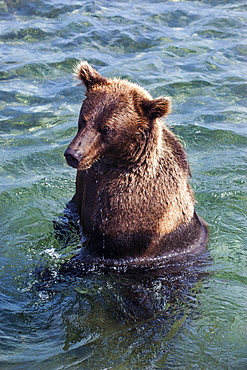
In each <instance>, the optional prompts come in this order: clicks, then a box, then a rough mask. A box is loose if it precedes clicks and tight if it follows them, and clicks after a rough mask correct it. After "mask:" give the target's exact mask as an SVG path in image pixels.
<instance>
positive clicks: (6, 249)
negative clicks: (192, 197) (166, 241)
mask: <svg viewBox="0 0 247 370" xmlns="http://www.w3.org/2000/svg"><path fill="white" fill-rule="evenodd" d="M0 17H1V18H0V19H1V23H0V26H1V31H0V32H1V36H0V46H1V49H0V50H1V55H0V58H1V70H0V77H1V121H0V133H1V138H0V140H1V148H0V150H1V167H0V168H1V169H0V171H1V185H0V187H1V189H0V190H1V199H0V215H1V216H0V217H1V220H0V225H1V236H0V243H1V244H0V245H1V253H0V276H1V280H0V284H1V291H0V305H1V311H0V317H1V328H0V333H1V340H0V368H1V369H4V370H5V369H6V370H9V369H18V370H20V369H25V370H26V369H38V370H39V369H45V370H53V369H70V370H71V369H73V370H75V369H97V370H98V369H102V370H103V369H114V370H120V369H179V370H184V369H203V370H205V369H206V370H207V369H214V370H215V369H219V370H222V369H233V370H244V369H246V368H247V271H246V270H247V263H246V249H247V230H246V229H247V218H246V214H247V187H246V177H247V171H246V169H247V165H246V154H247V126H246V103H247V99H246V76H247V68H246V56H247V50H246V36H247V28H246V21H247V5H246V2H245V1H242V0H236V1H233V0H232V1H228V0H225V1H222V0H207V1H206V0H202V1H176V0H173V1H159V0H156V1H138V0H133V1H131V0H129V1H121V0H119V1H111V0H107V1H106V0H98V1H97V0H95V1H91V0H89V1H79V0H71V1H65V0H50V1H47V0H36V1H32V0H31V1H26V0H6V1H1V2H0ZM80 59H83V60H84V59H85V60H87V61H88V62H89V63H91V64H92V65H93V66H94V67H95V68H97V69H98V70H99V72H100V73H102V74H104V75H105V76H108V77H113V76H117V77H123V78H126V79H129V80H131V81H134V82H136V83H138V84H140V85H142V86H143V87H145V88H146V89H147V90H148V91H149V92H150V93H151V94H152V95H153V96H154V97H158V96H160V95H165V96H170V97H171V98H172V100H173V113H172V114H171V115H170V116H169V118H168V119H167V124H168V125H169V126H171V127H173V130H174V132H176V134H177V135H179V137H180V138H181V140H182V141H183V143H184V145H185V147H186V150H187V152H188V155H189V161H190V164H191V169H192V174H193V177H192V180H191V183H192V186H193V188H194V190H195V194H196V199H197V206H196V208H197V211H198V213H199V214H200V215H201V216H202V217H203V218H204V219H205V220H206V221H207V222H208V224H209V230H210V241H209V243H208V251H209V254H210V256H211V257H210V259H208V262H206V263H205V266H204V267H202V268H201V269H200V271H198V275H199V279H198V276H196V275H197V273H195V269H194V268H193V266H191V265H190V264H189V265H188V266H180V267H179V266H176V267H175V268H174V271H166V270H162V269H161V270H159V271H147V270H146V269H143V270H142V269H140V270H136V271H131V272H130V273H124V271H111V272H110V273H109V274H102V273H95V274H92V275H89V276H86V277H84V278H76V277H71V276H64V277H58V275H57V271H58V266H59V264H60V263H61V261H62V260H64V259H66V258H68V257H69V256H70V255H72V254H73V253H75V250H76V248H77V246H78V237H77V236H75V238H74V239H72V240H70V241H69V242H68V243H67V244H66V245H65V243H64V241H62V240H58V239H56V237H55V234H54V230H53V220H54V219H55V218H56V217H58V216H59V214H61V213H62V211H63V209H64V206H65V204H66V202H67V201H68V200H69V199H70V198H71V197H72V195H73V192H74V181H75V171H74V170H73V169H71V168H69V167H68V166H67V165H66V163H65V160H64V157H63V152H64V150H65V148H66V146H67V145H68V143H69V142H70V140H71V138H72V137H73V135H74V134H75V132H76V124H77V116H78V112H79V108H80V104H81V101H82V99H83V95H84V90H83V88H82V87H80V86H76V84H75V81H74V79H73V77H72V75H71V73H72V69H73V66H74V65H75V63H76V62H77V61H78V60H80ZM46 267H49V269H50V270H51V271H52V277H51V276H49V277H48V278H45V277H44V276H43V275H44V271H45V269H46Z"/></svg>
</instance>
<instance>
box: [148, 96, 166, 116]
mask: <svg viewBox="0 0 247 370" xmlns="http://www.w3.org/2000/svg"><path fill="white" fill-rule="evenodd" d="M142 106H143V110H144V113H145V115H146V116H147V117H148V118H151V119H155V118H160V117H163V116H165V115H167V114H169V113H170V111H171V100H170V99H169V98H164V97H160V98H157V99H153V100H145V101H144V102H143V104H142Z"/></svg>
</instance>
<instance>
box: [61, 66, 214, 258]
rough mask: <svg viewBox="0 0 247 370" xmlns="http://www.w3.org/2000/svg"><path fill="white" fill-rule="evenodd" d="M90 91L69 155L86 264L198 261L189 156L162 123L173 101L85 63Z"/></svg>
mask: <svg viewBox="0 0 247 370" xmlns="http://www.w3.org/2000/svg"><path fill="white" fill-rule="evenodd" d="M76 75H77V77H78V78H79V79H80V80H81V81H82V82H83V83H84V84H85V86H86V88H87V92H86V99H85V100H84V102H83V104H82V108H81V112H80V116H79V122H78V133H77V135H76V136H75V138H74V139H73V140H72V142H71V144H70V145H69V147H68V149H67V150H66V152H65V157H66V160H67V162H68V164H69V165H71V166H72V167H75V168H77V179H76V194H75V197H74V199H73V200H74V201H75V202H76V205H77V209H78V213H79V216H80V222H81V225H82V229H83V233H84V234H85V236H86V238H87V243H86V246H85V248H83V252H82V254H81V257H80V258H81V259H82V260H83V258H85V259H86V260H88V259H90V258H92V260H93V259H102V260H105V259H108V260H112V261H114V260H115V261H118V260H120V259H121V260H128V259H129V260H133V259H134V260H135V261H136V260H146V259H148V258H155V257H158V258H159V257H160V258H163V257H164V258H174V257H175V258H176V257H180V256H182V255H184V254H188V253H190V254H191V253H194V254H197V253H200V252H201V251H202V250H203V249H204V247H205V244H206V240H207V231H206V227H205V225H204V223H203V222H202V220H201V219H200V218H199V217H198V216H197V214H196V213H195V210H194V197H193V193H192V190H191V187H190V185H189V183H188V177H189V175H190V170H189V165H188V162H187V158H186V154H185V152H184V149H183V147H182V145H181V143H180V142H179V141H178V139H177V138H176V137H175V135H174V134H173V133H172V132H171V131H170V130H169V129H168V128H167V127H165V126H164V124H163V123H162V121H161V120H160V118H161V117H162V116H165V115H167V114H168V113H169V111H170V100H169V99H168V98H163V97H161V98H158V99H152V97H151V96H150V95H149V94H148V93H147V92H146V91H145V90H144V89H142V88H141V87H139V86H137V85H135V84H133V83H130V82H127V81H123V80H118V79H112V80H111V79H106V78H104V77H102V76H101V75H100V74H99V73H98V72H96V71H95V70H94V69H93V68H92V67H90V66H89V65H88V64H87V63H86V62H81V63H80V64H79V65H78V67H77V70H76Z"/></svg>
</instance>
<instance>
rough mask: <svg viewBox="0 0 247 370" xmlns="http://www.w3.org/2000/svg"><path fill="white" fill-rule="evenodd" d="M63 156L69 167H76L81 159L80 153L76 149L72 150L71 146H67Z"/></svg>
mask: <svg viewBox="0 0 247 370" xmlns="http://www.w3.org/2000/svg"><path fill="white" fill-rule="evenodd" d="M64 156H65V158H66V161H67V163H68V165H69V166H71V167H74V168H77V167H78V165H79V163H80V161H81V159H82V155H81V153H80V152H78V151H77V150H74V149H72V148H68V149H67V150H66V151H65V153H64Z"/></svg>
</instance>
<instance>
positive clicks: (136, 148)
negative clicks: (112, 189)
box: [64, 62, 171, 170]
mask: <svg viewBox="0 0 247 370" xmlns="http://www.w3.org/2000/svg"><path fill="white" fill-rule="evenodd" d="M75 75H76V77H77V78H78V79H79V80H81V81H82V83H83V84H84V85H85V87H86V99H85V100H84V101H83V104H82V107H81V110H80V115H79V120H78V132H77V134H76V136H75V138H74V139H73V140H72V142H71V143H70V144H69V146H68V148H67V150H66V152H65V153H64V155H65V157H66V160H67V163H68V164H69V165H70V166H72V167H74V168H77V169H78V170H84V169H87V168H89V167H91V165H92V164H93V163H94V162H95V161H97V160H99V159H101V160H103V161H105V162H106V163H108V164H114V165H115V166H131V165H133V164H135V163H137V162H138V161H140V158H141V156H142V154H143V153H144V152H145V147H146V142H147V140H148V138H149V137H150V133H151V132H152V130H154V128H155V124H157V119H158V118H160V117H162V116H165V115H167V114H168V113H169V111H170V107H171V103H170V100H169V98H165V97H159V98H157V99H152V97H151V95H150V94H149V93H148V92H147V91H145V90H144V89H142V88H141V87H140V86H138V85H136V84H134V83H131V82H128V81H126V80H120V79H107V78H105V77H103V76H101V75H100V74H99V73H98V72H97V71H96V70H95V69H93V68H92V67H91V66H90V65H89V64H88V63H87V62H80V63H79V64H78V65H77V66H76V68H75Z"/></svg>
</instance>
